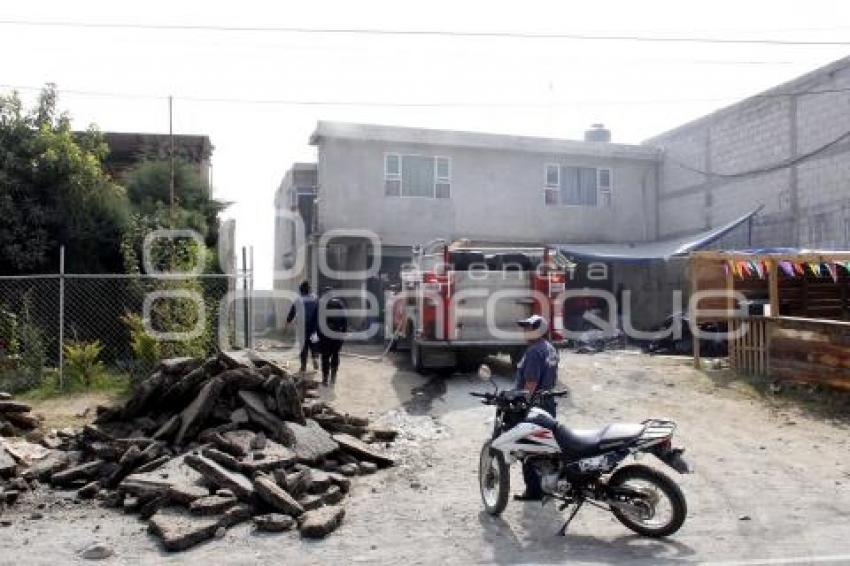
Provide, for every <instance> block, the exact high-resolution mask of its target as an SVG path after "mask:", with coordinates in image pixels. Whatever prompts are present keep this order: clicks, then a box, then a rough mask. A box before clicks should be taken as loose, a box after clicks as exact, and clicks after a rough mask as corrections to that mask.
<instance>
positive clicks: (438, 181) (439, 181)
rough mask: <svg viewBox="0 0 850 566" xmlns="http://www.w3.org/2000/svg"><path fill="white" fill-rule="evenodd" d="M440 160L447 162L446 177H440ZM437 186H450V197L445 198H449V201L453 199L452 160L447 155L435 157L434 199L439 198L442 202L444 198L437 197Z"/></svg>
mask: <svg viewBox="0 0 850 566" xmlns="http://www.w3.org/2000/svg"><path fill="white" fill-rule="evenodd" d="M440 159H445V160H446V169H447V171H446V176H445V177H440V175H439V170H440V168H439V166H438V165H437V163H438V162H439V160H440ZM437 185H448V186H449V196H448V197H445V198H447V199H451V198H452V158H451V157H448V156H446V155H435V156H434V198H435V199H437V198H439V199H440V200H442V199H443V197H438V196H437Z"/></svg>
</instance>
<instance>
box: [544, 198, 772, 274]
mask: <svg viewBox="0 0 850 566" xmlns="http://www.w3.org/2000/svg"><path fill="white" fill-rule="evenodd" d="M759 210H761V207H759V208H757V209H755V210H753V211H752V212H750V213H748V214H745V215H744V216H741V217H740V218H738V219H736V220H733V221H732V222H729V223H728V224H724V225H723V226H718V227H717V228H712V229H711V230H706V231H705V232H700V233H697V234H692V235H690V236H683V237H680V238H673V239H670V240H658V241H655V242H635V243H625V244H550V246H551V247H552V248H554V249H557V250H558V251H559V252H561V254H563V255H564V256H566V257H568V258H570V259H572V260H574V261H576V260H577V261H582V260H584V261H654V260H666V259H670V258H672V257H679V256H685V255H688V254H689V253H691V252H693V251H696V250H699V249H702V248H704V247H705V246H708V245H709V244H711V243H712V242H715V241H716V240H718V239H720V238H722V237H723V236H725V235H726V234H728V233H729V232H731V231H732V230H734V229H735V228H737V227H738V226H740V225H741V224H743V223H744V222H747V221H748V220H749V219H750V218H752V217H753V216H754V215H755V214H756V213H757V212H758V211H759Z"/></svg>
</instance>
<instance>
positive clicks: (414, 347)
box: [410, 337, 425, 373]
mask: <svg viewBox="0 0 850 566" xmlns="http://www.w3.org/2000/svg"><path fill="white" fill-rule="evenodd" d="M410 365H412V366H413V369H414V371H416V372H417V373H422V372H424V371H425V365H424V364H423V363H422V346H420V345H419V343H418V342H417V341H416V339H415V338H412V337H411V339H410Z"/></svg>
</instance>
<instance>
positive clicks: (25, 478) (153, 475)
mask: <svg viewBox="0 0 850 566" xmlns="http://www.w3.org/2000/svg"><path fill="white" fill-rule="evenodd" d="M316 387H317V384H316V382H314V381H313V380H311V379H309V378H308V377H304V376H297V375H292V374H290V373H289V372H288V371H286V370H285V369H284V368H281V367H280V366H278V365H276V364H274V363H272V362H269V361H266V360H262V359H258V358H256V357H253V358H252V359H251V360H248V359H242V358H237V357H235V356H232V355H227V354H219V355H217V356H214V357H211V358H209V359H207V360H198V359H191V358H180V359H171V360H164V361H162V362H161V363H160V365H159V367H158V368H157V369H156V371H154V372H153V373H152V374H151V375H150V376H149V377H148V378H146V379H145V380H143V381H142V382H141V383H139V384H138V385H137V386H136V388H135V390H134V393H133V395H132V397H131V398H130V399H129V400H128V401H127V402H126V403H125V404H124V406H123V407H98V408H97V417H96V419H95V421H94V423H93V424H90V425H86V426H85V427H84V428H83V429H82V430H81V431H76V432H75V431H69V430H64V431H60V432H58V433H50V434H47V435H45V434H35V435H33V434H29V436H27V437H26V438H27V439H28V440H27V439H20V438H12V434H13V433H14V434H20V433H21V432H25V433H31V431H33V430H37V429H38V425H39V422H38V419H37V418H35V417H29V418H20V415H28V414H29V413H30V412H31V409H30V407H29V406H27V405H26V404H24V403H19V402H17V401H14V400H13V399H12V398H11V396H9V395H5V394H0V426H2V427H4V431H5V432H4V436H5V438H4V437H0V513H2V509H3V506H4V505H5V504H11V503H12V502H14V501H15V500H17V498H18V496H19V495H20V493H21V490H28V489H37V488H39V486H41V485H43V484H49V485H50V486H52V487H53V488H55V489H62V490H75V491H76V496H77V497H78V498H79V499H81V500H82V499H95V500H97V501H99V502H100V503H101V504H102V505H104V506H107V507H114V508H116V509H120V510H122V511H124V512H127V513H135V514H137V515H138V516H139V518H140V520H143V521H146V522H147V524H148V531H149V532H150V533H152V534H153V535H154V536H156V537H158V538H159V539H161V542H162V545H163V547H164V548H165V549H166V550H169V551H181V550H186V549H188V548H190V547H192V546H194V545H196V544H198V543H201V542H203V541H206V540H209V539H211V538H214V537H221V536H223V534H224V531H225V530H226V529H228V528H230V527H232V526H234V525H236V524H239V523H242V522H245V521H249V520H252V519H253V522H254V526H255V528H256V529H257V530H261V531H265V532H283V531H287V530H290V529H293V528H297V529H298V530H299V531H300V533H301V535H302V536H304V537H307V538H322V537H325V536H327V535H328V534H330V533H331V532H333V531H334V530H335V529H336V528H337V527H338V526H339V525H340V523H341V522H342V520H343V517H344V516H345V511H344V508H343V507H342V504H344V500H345V497H346V495H347V494H348V493H349V491H350V489H351V484H352V476H357V475H361V474H369V473H374V472H375V471H377V470H378V469H379V468H385V467H387V466H392V465H393V459H392V458H391V457H389V456H388V455H387V454H386V453H385V451H384V450H385V448H386V446H387V443H388V442H391V441H392V440H394V439H395V436H396V431H394V430H392V429H388V428H385V427H383V428H382V427H373V426H371V425H370V423H369V421H368V420H367V419H365V418H362V417H357V416H352V415H347V414H341V413H339V412H337V411H336V410H334V408H333V407H331V406H330V405H329V404H328V403H326V402H324V401H322V400H321V399H319V395H318V394H317V392H316V391H315V390H316ZM9 415H16V416H14V417H12V418H8V416H9ZM30 424H31V425H33V426H32V428H29V429H27V428H26V426H29V425H30ZM5 433H9V434H5ZM31 441H32V442H31Z"/></svg>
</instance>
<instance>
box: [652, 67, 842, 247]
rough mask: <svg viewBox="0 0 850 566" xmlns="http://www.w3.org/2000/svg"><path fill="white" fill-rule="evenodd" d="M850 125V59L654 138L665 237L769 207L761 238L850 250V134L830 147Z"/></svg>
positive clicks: (757, 238) (767, 242)
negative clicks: (760, 170)
mask: <svg viewBox="0 0 850 566" xmlns="http://www.w3.org/2000/svg"><path fill="white" fill-rule="evenodd" d="M848 132H850V57H848V58H845V59H842V60H840V61H837V62H835V63H833V64H830V65H827V66H826V67H823V68H821V69H818V70H816V71H814V72H812V73H809V74H808V75H805V76H803V77H800V78H798V79H795V80H793V81H791V82H789V83H786V84H784V85H781V86H779V87H776V88H775V89H772V90H770V91H767V92H766V93H762V94H761V95H757V96H755V97H752V98H750V99H747V100H744V101H742V102H740V103H738V104H735V105H733V106H731V107H728V108H726V109H722V110H720V111H718V112H715V113H714V114H710V115H708V116H706V117H703V118H700V119H698V120H696V121H694V122H691V123H689V124H686V125H684V126H681V127H679V128H676V129H675V130H672V131H670V132H667V133H664V134H661V135H659V136H657V137H655V138H652V139H650V140H648V141H647V142H645V143H646V144H648V145H652V146H655V147H658V148H660V149H661V150H662V158H661V159H662V164H661V166H660V168H659V170H660V175H659V177H660V178H659V188H658V213H657V214H658V220H657V222H658V233H659V235H660V237H662V238H663V237H665V236H667V237H670V236H674V235H679V234H686V233H689V232H696V231H699V230H704V229H706V228H710V227H714V226H718V225H721V224H724V223H726V222H729V221H730V220H732V219H734V218H736V217H738V216H740V215H741V214H743V213H745V212H748V211H749V210H752V209H754V208H756V207H758V206H763V207H764V208H763V209H762V211H761V212H760V213H759V215H758V217H757V218H756V219H754V221H753V226H752V245H753V246H759V247H768V246H805V247H812V248H823V249H848V248H850V135H846V136H845V137H844V138H843V139H841V140H839V141H838V142H836V143H833V144H831V145H830V147H828V148H825V149H824V148H823V146H824V145H826V144H829V143H830V142H833V141H835V140H836V139H837V138H839V137H841V136H842V135H845V134H847V133H848ZM812 152H815V153H814V155H811V156H809V154H810V153H812ZM786 162H788V163H795V164H793V165H790V164H789V165H788V166H785V167H778V168H777V167H776V166H777V165H782V164H783V163H786ZM760 168H768V169H771V170H770V171H769V172H766V173H759V174H751V175H743V176H736V175H737V174H739V173H742V172H748V171H753V170H757V169H760ZM690 169H697V170H700V171H705V172H706V173H707V174H701V173H698V172H694V171H692V170H690ZM729 175H733V176H732V177H730V176H729Z"/></svg>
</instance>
